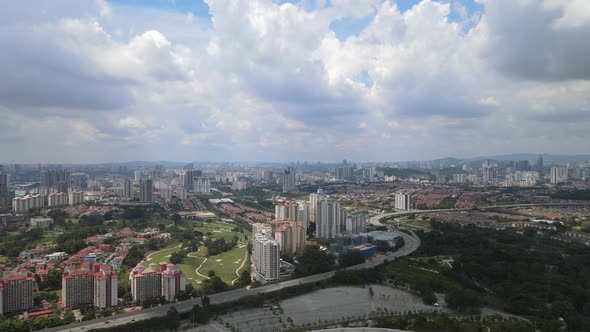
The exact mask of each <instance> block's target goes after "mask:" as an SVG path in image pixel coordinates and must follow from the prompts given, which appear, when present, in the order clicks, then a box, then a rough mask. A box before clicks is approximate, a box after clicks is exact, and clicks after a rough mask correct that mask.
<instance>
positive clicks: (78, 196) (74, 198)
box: [68, 191, 84, 205]
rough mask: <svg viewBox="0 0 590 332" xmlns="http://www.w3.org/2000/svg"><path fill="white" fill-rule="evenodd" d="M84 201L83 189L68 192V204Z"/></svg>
mask: <svg viewBox="0 0 590 332" xmlns="http://www.w3.org/2000/svg"><path fill="white" fill-rule="evenodd" d="M82 203H84V192H83V191H71V192H70V193H69V194H68V204H69V205H78V204H82Z"/></svg>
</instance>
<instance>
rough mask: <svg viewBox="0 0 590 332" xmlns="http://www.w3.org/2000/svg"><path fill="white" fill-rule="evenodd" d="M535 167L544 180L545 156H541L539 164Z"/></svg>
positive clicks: (538, 158) (538, 160)
mask: <svg viewBox="0 0 590 332" xmlns="http://www.w3.org/2000/svg"><path fill="white" fill-rule="evenodd" d="M535 166H536V168H537V172H539V176H540V177H541V178H543V176H544V175H545V174H544V171H545V168H544V166H543V155H541V154H540V155H539V157H537V164H536V165H535Z"/></svg>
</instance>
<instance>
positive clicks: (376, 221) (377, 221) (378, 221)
mask: <svg viewBox="0 0 590 332" xmlns="http://www.w3.org/2000/svg"><path fill="white" fill-rule="evenodd" d="M535 206H545V207H551V206H590V202H588V203H533V204H506V205H484V206H474V207H472V208H459V209H456V208H453V209H434V210H409V211H400V212H391V213H382V214H379V215H376V216H374V217H371V218H370V219H369V223H370V224H371V225H373V226H385V224H383V221H385V220H388V219H393V218H398V217H403V216H409V215H413V214H427V213H436V212H461V211H471V210H484V211H485V210H494V209H500V208H504V209H512V208H523V207H535Z"/></svg>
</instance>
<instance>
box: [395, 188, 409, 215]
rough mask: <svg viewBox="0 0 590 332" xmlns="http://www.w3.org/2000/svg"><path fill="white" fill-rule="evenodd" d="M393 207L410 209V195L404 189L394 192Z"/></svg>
mask: <svg viewBox="0 0 590 332" xmlns="http://www.w3.org/2000/svg"><path fill="white" fill-rule="evenodd" d="M395 208H396V209H398V210H406V211H407V210H411V209H412V195H411V194H410V193H407V192H404V191H398V192H396V193H395Z"/></svg>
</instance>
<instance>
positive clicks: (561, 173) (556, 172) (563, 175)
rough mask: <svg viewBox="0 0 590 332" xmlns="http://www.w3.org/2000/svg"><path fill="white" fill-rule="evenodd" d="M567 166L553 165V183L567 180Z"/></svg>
mask: <svg viewBox="0 0 590 332" xmlns="http://www.w3.org/2000/svg"><path fill="white" fill-rule="evenodd" d="M567 179H568V170H567V167H551V184H558V183H564V182H567Z"/></svg>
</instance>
